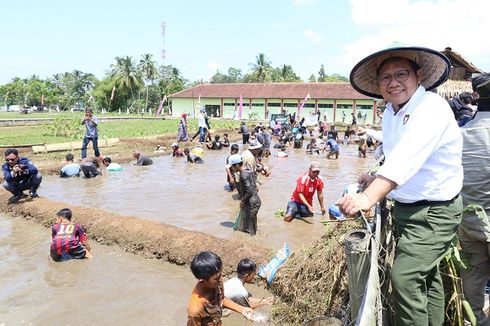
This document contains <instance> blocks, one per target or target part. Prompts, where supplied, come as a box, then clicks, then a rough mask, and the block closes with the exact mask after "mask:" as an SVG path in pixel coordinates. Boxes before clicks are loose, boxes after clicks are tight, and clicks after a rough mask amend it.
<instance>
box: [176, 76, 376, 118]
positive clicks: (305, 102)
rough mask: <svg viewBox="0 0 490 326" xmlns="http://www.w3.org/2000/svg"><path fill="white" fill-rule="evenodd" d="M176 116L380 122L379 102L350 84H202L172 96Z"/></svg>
mask: <svg viewBox="0 0 490 326" xmlns="http://www.w3.org/2000/svg"><path fill="white" fill-rule="evenodd" d="M169 99H170V100H171V101H172V116H174V117H179V116H180V115H181V114H182V113H187V114H188V115H189V116H191V117H196V116H197V114H198V113H199V108H204V109H205V110H206V112H207V114H208V116H210V117H217V118H224V119H241V120H247V119H259V120H268V119H269V118H270V116H271V114H274V113H276V114H280V113H286V114H287V113H291V114H292V113H298V111H300V116H301V117H307V116H308V115H313V114H318V113H319V114H320V120H321V121H325V120H326V121H327V122H329V123H332V122H344V123H351V122H352V113H354V115H355V117H356V118H357V121H358V123H359V124H367V123H371V124H372V123H373V122H377V123H379V121H377V120H376V119H377V117H376V108H377V101H376V100H375V99H372V98H369V97H367V96H364V95H362V94H360V93H358V92H357V91H355V90H354V89H353V88H352V87H351V85H350V84H349V83H264V84H262V83H238V84H200V85H197V86H195V87H192V88H189V89H186V90H183V91H181V92H178V93H175V94H172V95H170V96H169Z"/></svg>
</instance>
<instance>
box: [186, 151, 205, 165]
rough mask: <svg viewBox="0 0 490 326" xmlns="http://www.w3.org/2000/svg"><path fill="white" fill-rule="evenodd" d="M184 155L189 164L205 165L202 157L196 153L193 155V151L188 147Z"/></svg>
mask: <svg viewBox="0 0 490 326" xmlns="http://www.w3.org/2000/svg"><path fill="white" fill-rule="evenodd" d="M184 155H185V157H186V158H187V162H189V163H196V164H203V163H204V160H203V159H202V157H200V156H198V155H196V154H194V153H191V151H190V150H189V148H187V147H186V148H184Z"/></svg>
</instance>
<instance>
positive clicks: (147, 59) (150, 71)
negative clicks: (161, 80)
mask: <svg viewBox="0 0 490 326" xmlns="http://www.w3.org/2000/svg"><path fill="white" fill-rule="evenodd" d="M138 69H139V70H140V71H141V73H142V74H143V78H144V80H145V85H146V102H145V111H146V110H147V109H148V86H149V83H151V84H152V85H153V82H154V81H155V79H156V78H157V77H158V70H157V66H156V62H155V61H153V56H152V55H151V54H150V53H145V54H143V55H142V56H141V59H140V63H139V64H138Z"/></svg>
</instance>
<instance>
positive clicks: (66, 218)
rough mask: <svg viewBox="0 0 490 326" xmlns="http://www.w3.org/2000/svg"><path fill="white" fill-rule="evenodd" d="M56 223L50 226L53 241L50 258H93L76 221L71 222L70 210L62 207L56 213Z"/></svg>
mask: <svg viewBox="0 0 490 326" xmlns="http://www.w3.org/2000/svg"><path fill="white" fill-rule="evenodd" d="M56 216H58V223H56V224H54V225H53V226H52V227H51V233H52V238H53V242H52V243H51V251H50V253H51V258H53V260H54V261H63V260H68V259H83V258H89V259H91V258H93V256H92V254H91V253H90V245H89V244H88V239H87V236H86V235H85V232H84V231H83V229H82V227H81V226H80V224H78V223H72V222H71V216H72V212H71V210H70V209H69V208H63V209H62V210H60V211H59V212H58V213H56Z"/></svg>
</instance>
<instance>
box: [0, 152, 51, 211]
mask: <svg viewBox="0 0 490 326" xmlns="http://www.w3.org/2000/svg"><path fill="white" fill-rule="evenodd" d="M2 172H3V179H4V182H3V187H4V188H5V190H7V191H8V192H10V193H11V194H12V195H13V196H12V197H10V199H9V203H10V204H13V203H16V202H18V201H19V200H20V199H21V198H25V197H27V195H26V194H24V191H25V190H29V195H30V196H31V198H36V197H38V194H37V188H39V185H40V184H41V181H42V176H41V173H39V171H38V170H37V168H36V166H35V165H34V164H33V163H32V162H31V161H30V160H29V159H28V158H27V157H19V152H18V151H17V149H15V148H9V149H7V150H6V151H5V163H4V164H3V165H2Z"/></svg>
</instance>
